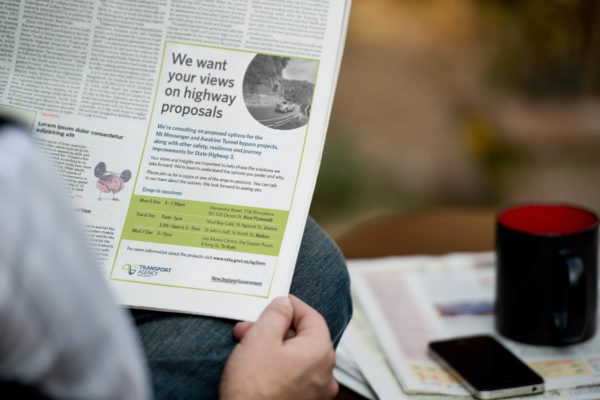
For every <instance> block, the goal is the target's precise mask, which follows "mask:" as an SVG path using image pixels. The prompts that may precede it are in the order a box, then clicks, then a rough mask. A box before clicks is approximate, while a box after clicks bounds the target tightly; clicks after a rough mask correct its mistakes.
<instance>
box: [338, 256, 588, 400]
mask: <svg viewBox="0 0 600 400" xmlns="http://www.w3.org/2000/svg"><path fill="white" fill-rule="evenodd" d="M349 266H350V271H351V276H352V284H353V288H354V294H355V296H356V299H357V301H356V302H355V308H356V310H357V311H356V315H357V316H358V318H357V317H355V318H353V320H352V322H351V324H350V329H352V330H354V332H355V333H356V334H357V336H359V337H360V340H361V341H362V343H363V344H362V345H361V344H360V341H357V340H355V341H354V342H353V343H352V344H351V345H350V344H346V346H347V347H348V348H350V349H351V352H352V354H353V356H354V358H355V359H356V360H357V363H358V365H359V366H360V367H361V368H364V369H363V374H365V376H366V377H367V380H368V381H369V384H370V385H371V386H372V387H373V390H374V391H375V392H376V393H377V394H378V395H379V394H380V393H381V391H382V390H385V391H387V392H389V391H390V390H394V389H393V384H392V383H391V381H390V379H387V380H385V382H384V383H381V382H380V383H379V384H378V383H377V380H373V379H369V376H371V375H373V374H379V376H384V375H385V374H388V375H389V372H390V371H393V374H394V376H395V377H396V379H397V384H398V387H401V388H402V389H403V391H404V392H405V393H407V394H411V396H410V397H409V398H412V397H413V395H415V394H445V395H451V396H452V397H457V398H460V397H463V396H467V395H468V394H467V392H466V391H465V390H464V389H463V388H462V386H461V385H460V384H459V383H458V382H457V381H456V380H455V379H454V378H453V377H452V376H451V375H450V374H449V373H447V372H446V371H445V370H444V369H443V368H441V367H440V366H439V365H438V364H436V363H435V362H434V361H433V360H431V359H430V358H429V357H428V355H427V344H428V342H429V341H431V340H436V339H443V338H449V337H455V336H461V335H471V334H479V333H489V334H492V335H494V336H495V337H496V338H497V339H498V340H500V341H501V342H502V343H503V344H505V345H506V346H507V347H508V348H509V349H510V350H512V351H513V352H514V353H515V354H517V355H518V356H519V357H520V358H521V359H523V360H524V361H525V362H526V363H527V364H528V365H529V366H530V367H532V368H533V369H534V370H536V371H537V372H538V373H539V374H540V375H542V376H543V377H544V380H545V381H546V389H547V392H546V393H545V394H544V395H543V396H541V397H540V396H537V398H572V399H594V398H596V399H597V398H599V397H600V386H597V385H599V384H600V369H599V368H598V360H599V359H600V336H596V337H595V338H594V339H592V340H590V341H588V342H585V343H582V344H578V345H574V346H569V347H564V348H554V347H540V346H530V345H524V344H520V343H516V342H514V341H511V340H508V339H506V338H504V337H502V336H499V335H497V334H496V332H495V330H494V327H493V296H494V284H495V278H494V275H495V268H494V256H493V254H491V253H481V254H453V255H449V256H444V257H396V258H386V259H379V260H369V261H351V262H350V263H349ZM363 314H364V318H363V317H362V316H363ZM374 338H376V339H374ZM357 343H358V344H357ZM365 353H366V354H367V356H368V357H370V360H371V361H369V362H368V363H365V361H364V360H365V356H364V354H365ZM361 354H362V355H361ZM374 371H379V372H374ZM380 381H381V380H380ZM380 398H386V397H384V396H380ZM388 398H391V397H388ZM415 398H420V397H415Z"/></svg>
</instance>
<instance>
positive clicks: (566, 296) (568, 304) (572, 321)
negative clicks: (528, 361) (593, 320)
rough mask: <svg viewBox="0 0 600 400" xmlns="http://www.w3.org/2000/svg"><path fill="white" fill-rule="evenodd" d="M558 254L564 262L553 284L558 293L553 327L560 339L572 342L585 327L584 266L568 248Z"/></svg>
mask: <svg viewBox="0 0 600 400" xmlns="http://www.w3.org/2000/svg"><path fill="white" fill-rule="evenodd" d="M559 254H560V255H561V256H562V259H563V261H564V262H563V263H562V266H561V269H562V271H561V273H560V274H559V276H558V278H556V284H555V288H556V289H557V293H559V295H558V296H557V297H556V298H555V309H554V314H553V318H554V327H555V328H556V329H557V331H558V334H559V336H560V339H561V341H563V342H564V343H572V342H576V341H579V340H581V338H583V336H584V335H585V332H586V328H587V326H586V321H585V320H586V318H585V315H586V314H587V301H586V297H587V293H586V292H587V288H586V285H584V284H583V283H584V279H585V278H584V270H585V267H584V265H583V261H582V260H581V258H580V257H576V256H573V255H571V252H570V251H569V250H561V251H560V252H559ZM577 311H579V312H577Z"/></svg>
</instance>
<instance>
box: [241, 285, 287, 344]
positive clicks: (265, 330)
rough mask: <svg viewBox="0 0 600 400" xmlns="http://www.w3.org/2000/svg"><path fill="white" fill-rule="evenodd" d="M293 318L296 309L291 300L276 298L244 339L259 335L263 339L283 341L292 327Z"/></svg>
mask: <svg viewBox="0 0 600 400" xmlns="http://www.w3.org/2000/svg"><path fill="white" fill-rule="evenodd" d="M293 317H294V308H293V306H292V303H291V301H290V299H289V298H288V297H287V296H285V297H276V298H275V299H273V301H272V302H271V304H269V305H268V306H267V308H265V310H264V311H263V313H262V314H261V315H260V318H258V321H256V323H255V324H254V326H253V327H252V328H251V329H250V330H249V331H248V334H247V335H246V336H245V337H244V338H246V337H247V336H248V335H257V336H259V337H262V338H264V337H265V336H267V337H273V338H276V339H279V340H283V339H284V337H285V335H286V334H287V332H288V330H289V329H290V326H291V325H292V319H293Z"/></svg>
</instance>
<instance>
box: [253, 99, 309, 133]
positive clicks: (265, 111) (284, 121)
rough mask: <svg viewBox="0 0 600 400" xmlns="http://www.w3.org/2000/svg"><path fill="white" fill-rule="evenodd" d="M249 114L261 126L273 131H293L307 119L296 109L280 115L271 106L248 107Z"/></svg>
mask: <svg viewBox="0 0 600 400" xmlns="http://www.w3.org/2000/svg"><path fill="white" fill-rule="evenodd" d="M248 109H249V111H250V113H251V114H252V115H253V116H254V118H255V119H256V120H257V121H258V122H260V123H261V124H263V125H265V126H268V127H269V128H274V129H294V128H298V127H300V126H302V125H304V124H305V123H306V119H307V117H306V116H305V115H303V114H302V113H301V112H300V111H299V110H298V109H297V107H296V109H294V111H291V112H288V113H282V112H277V111H275V106H273V105H266V106H260V105H253V106H250V105H249V106H248Z"/></svg>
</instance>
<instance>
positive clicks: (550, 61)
mask: <svg viewBox="0 0 600 400" xmlns="http://www.w3.org/2000/svg"><path fill="white" fill-rule="evenodd" d="M480 4H481V5H482V10H483V11H484V16H485V18H486V19H485V23H486V28H487V30H488V31H489V32H491V35H492V38H490V39H491V40H492V41H493V42H494V44H495V46H494V51H495V55H494V61H493V63H492V65H491V68H490V75H491V79H492V82H494V83H496V84H497V85H498V86H499V87H501V88H503V89H508V90H513V91H518V92H522V93H525V94H527V95H530V96H534V97H557V96H558V97H565V96H573V95H577V94H579V93H580V92H581V90H582V68H583V62H584V56H585V54H584V35H583V32H584V31H583V28H582V15H581V13H582V2H581V1H576V0H511V1H508V0H504V1H499V0H484V1H482V2H481V3H480Z"/></svg>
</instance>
